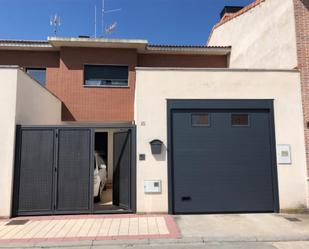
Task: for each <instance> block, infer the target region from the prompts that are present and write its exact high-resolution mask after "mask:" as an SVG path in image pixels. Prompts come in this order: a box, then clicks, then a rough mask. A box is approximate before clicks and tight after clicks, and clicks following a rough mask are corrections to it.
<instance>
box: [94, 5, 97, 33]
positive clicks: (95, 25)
mask: <svg viewBox="0 0 309 249" xmlns="http://www.w3.org/2000/svg"><path fill="white" fill-rule="evenodd" d="M94 38H97V6H96V5H95V6H94Z"/></svg>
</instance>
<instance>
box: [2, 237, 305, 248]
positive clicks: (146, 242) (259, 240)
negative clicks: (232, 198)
mask: <svg viewBox="0 0 309 249" xmlns="http://www.w3.org/2000/svg"><path fill="white" fill-rule="evenodd" d="M295 241H309V236H300V237H298V238H295V237H294V238H288V237H286V238H276V239H274V238H273V239H271V238H224V239H223V238H204V237H185V238H179V239H175V238H174V239H173V238H166V239H141V240H131V241H128V240H101V241H98V240H96V241H95V240H88V241H71V242H69V241H66V242H39V243H25V244H24V243H8V244H5V243H4V244H0V248H20V247H21V246H22V247H23V248H45V247H46V248H53V247H58V248H59V247H62V248H72V247H77V246H78V247H86V248H89V247H91V248H95V247H100V246H123V247H132V246H135V245H136V246H140V245H145V246H151V245H175V244H177V245H181V244H182V245H186V244H197V245H201V244H218V243H220V244H222V243H223V244H224V243H274V242H295Z"/></svg>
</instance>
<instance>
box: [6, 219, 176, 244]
mask: <svg viewBox="0 0 309 249" xmlns="http://www.w3.org/2000/svg"><path fill="white" fill-rule="evenodd" d="M179 237H180V234H179V232H178V229H177V227H176V224H175V223H174V220H173V218H172V217H171V216H169V215H78V216H40V217H23V218H21V217H20V218H15V219H11V220H0V244H3V243H31V244H33V243H42V242H69V241H75V242H76V241H99V240H143V239H144V240H145V239H154V238H156V239H163V238H179Z"/></svg>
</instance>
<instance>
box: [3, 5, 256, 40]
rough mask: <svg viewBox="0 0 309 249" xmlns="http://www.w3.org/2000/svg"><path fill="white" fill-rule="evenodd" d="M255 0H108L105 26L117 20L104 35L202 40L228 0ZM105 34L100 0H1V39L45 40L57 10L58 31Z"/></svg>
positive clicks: (64, 32)
mask: <svg viewBox="0 0 309 249" xmlns="http://www.w3.org/2000/svg"><path fill="white" fill-rule="evenodd" d="M251 2H253V0H105V8H106V9H107V10H111V9H118V8H120V9H121V10H120V11H117V12H113V13H109V14H106V15H105V18H104V22H105V25H104V26H105V27H107V26H109V25H111V24H113V23H114V22H116V23H117V26H116V29H115V30H114V32H113V33H112V34H105V35H104V37H105V38H120V39H145V40H148V41H149V43H150V44H164V45H204V44H205V43H206V41H207V38H208V35H209V32H210V31H211V29H212V27H213V25H214V24H215V23H217V22H218V21H219V19H220V17H219V15H220V12H221V10H222V9H223V7H224V6H226V5H232V6H245V5H248V4H250V3H251ZM95 6H97V36H98V37H99V36H101V35H102V30H103V29H102V25H101V11H100V10H101V8H102V0H0V39H25V40H46V39H47V37H48V36H53V35H54V33H53V27H52V26H50V17H51V16H53V15H55V14H58V15H59V16H60V19H61V25H60V27H59V31H58V33H57V36H64V37H77V36H79V35H89V36H91V37H93V36H94V33H95V31H94V30H95V29H94V26H95V25H94V22H95V21H94V20H95V14H94V13H95V11H94V9H95Z"/></svg>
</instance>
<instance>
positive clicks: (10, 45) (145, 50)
mask: <svg viewBox="0 0 309 249" xmlns="http://www.w3.org/2000/svg"><path fill="white" fill-rule="evenodd" d="M61 47H86V48H122V49H136V50H137V52H138V53H141V54H207V55H208V54H209V55H226V54H229V53H230V52H231V47H219V46H214V47H212V46H196V45H188V46H181V45H155V44H148V41H147V40H134V39H130V40H128V39H106V38H96V39H94V38H85V37H83V38H81V37H79V38H74V37H48V39H47V40H46V41H33V40H0V50H1V49H2V50H5V49H6V50H29V51H59V50H60V49H61Z"/></svg>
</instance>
